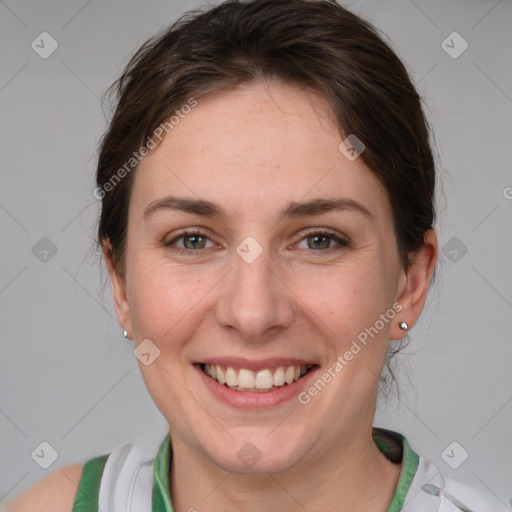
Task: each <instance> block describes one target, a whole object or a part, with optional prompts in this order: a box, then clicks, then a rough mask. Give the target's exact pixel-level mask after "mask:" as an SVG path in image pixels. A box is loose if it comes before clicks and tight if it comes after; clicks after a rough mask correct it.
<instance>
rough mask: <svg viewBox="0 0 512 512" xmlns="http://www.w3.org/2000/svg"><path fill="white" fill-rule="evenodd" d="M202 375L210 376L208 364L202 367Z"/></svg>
mask: <svg viewBox="0 0 512 512" xmlns="http://www.w3.org/2000/svg"><path fill="white" fill-rule="evenodd" d="M204 373H206V375H209V376H210V377H211V375H210V365H209V364H205V365H204Z"/></svg>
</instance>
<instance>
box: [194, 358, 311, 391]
mask: <svg viewBox="0 0 512 512" xmlns="http://www.w3.org/2000/svg"><path fill="white" fill-rule="evenodd" d="M200 366H201V370H202V371H203V372H204V373H205V374H206V375H207V376H208V377H210V378H211V379H213V380H214V381H215V382H218V383H219V384H222V385H224V386H226V387H228V388H230V389H232V390H235V391H244V392H249V393H268V392H270V391H275V390H276V389H280V388H282V387H283V386H289V385H290V384H293V383H294V382H297V381H298V380H300V379H302V378H303V377H304V376H305V375H307V374H308V373H309V372H310V371H311V370H312V369H313V368H314V367H315V366H316V365H314V364H306V365H300V366H278V367H277V368H263V369H261V370H258V371H253V370H247V369H246V368H233V367H231V366H224V365H218V364H201V365H200Z"/></svg>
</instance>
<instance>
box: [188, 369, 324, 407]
mask: <svg viewBox="0 0 512 512" xmlns="http://www.w3.org/2000/svg"><path fill="white" fill-rule="evenodd" d="M194 368H195V369H196V370H197V372H198V373H199V376H200V378H201V379H202V381H203V382H204V384H205V386H206V387H207V388H208V390H209V391H210V392H211V394H212V395H213V396H214V397H215V398H217V399H218V400H220V401H221V402H224V403H227V404H229V405H231V406H233V407H237V408H239V409H262V408H268V407H274V406H276V405H280V404H282V403H284V402H286V401H288V400H291V399H292V398H294V397H296V396H297V395H298V394H299V393H300V392H301V390H302V389H304V388H305V387H306V385H307V383H308V381H309V379H310V378H311V376H312V375H313V374H315V373H316V371H317V370H318V367H316V368H313V369H312V370H310V371H309V372H308V373H307V374H306V375H304V377H302V378H301V379H299V380H297V381H295V382H293V383H292V384H285V385H284V386H281V387H280V388H278V389H276V390H274V391H265V392H261V393H258V392H254V393H251V392H246V391H235V390H234V389H231V388H228V387H227V386H225V385H224V384H219V383H218V382H217V381H216V380H213V379H212V378H211V377H208V375H206V374H205V373H204V372H203V370H202V369H201V365H199V364H195V365H194Z"/></svg>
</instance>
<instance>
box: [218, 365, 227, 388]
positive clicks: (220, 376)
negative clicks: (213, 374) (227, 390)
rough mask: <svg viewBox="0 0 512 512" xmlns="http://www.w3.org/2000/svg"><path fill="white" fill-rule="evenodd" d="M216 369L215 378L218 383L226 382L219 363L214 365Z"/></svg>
mask: <svg viewBox="0 0 512 512" xmlns="http://www.w3.org/2000/svg"><path fill="white" fill-rule="evenodd" d="M216 369H217V380H218V381H219V384H224V383H225V382H226V377H225V375H224V372H223V371H222V368H221V367H220V366H219V365H216Z"/></svg>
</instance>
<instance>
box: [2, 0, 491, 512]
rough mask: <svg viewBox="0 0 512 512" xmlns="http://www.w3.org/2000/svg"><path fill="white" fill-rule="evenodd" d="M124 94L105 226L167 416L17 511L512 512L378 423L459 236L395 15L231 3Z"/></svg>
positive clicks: (110, 139) (108, 151) (321, 5)
mask: <svg viewBox="0 0 512 512" xmlns="http://www.w3.org/2000/svg"><path fill="white" fill-rule="evenodd" d="M117 92H118V103H117V107H116V110H115V113H114V116H113V119H112V121H111V124H110V127H109V129H108V131H107V133H106V134H105V137H104V139H103V141H102V145H101V150H100V156H99V162H98V170H97V189H96V190H95V196H96V197H97V198H98V199H100V200H101V202H102V210H101V218H100V223H99V230H98V242H99V244H100V246H101V248H102V250H103V254H104V257H105V261H106V264H107V266H108V269H109V274H110V278H111V283H112V288H113V294H114V300H115V308H116V314H117V318H118V320H119V323H120V325H121V327H122V329H123V330H124V335H125V337H127V338H129V339H132V340H133V341H134V344H135V353H136V355H137V357H138V359H139V361H140V368H141V372H142V375H143V378H144V381H145V383H146V386H147V388H148V390H149V392H150V394H151V396H152V398H153V400H154V402H155V404H156V405H157V406H158V408H159V409H160V411H161V412H162V414H163V415H164V417H165V418H166V420H167V421H168V423H169V435H168V436H167V437H166V438H165V439H164V440H163V442H162V444H161V446H160V448H159V450H158V453H157V454H154V453H153V454H147V453H144V452H142V451H141V450H140V449H139V448H138V447H136V446H128V447H123V448H119V449H118V450H116V451H114V452H113V453H111V454H107V455H104V456H102V457H97V458H95V459H92V460H90V461H88V462H87V463H86V464H85V465H83V466H82V465H76V466H70V467H68V468H64V469H63V470H62V471H60V472H57V473H55V474H53V475H52V476H51V477H49V478H47V479H45V480H44V481H42V482H41V483H39V484H38V485H37V486H35V487H34V488H33V489H31V490H29V491H28V492H27V493H26V494H25V495H23V496H22V497H20V498H19V499H18V500H16V501H15V502H14V503H13V504H12V505H11V508H10V509H9V510H12V511H13V512H17V511H25V510H34V509H35V507H36V506H37V509H38V510H43V511H44V510H50V509H51V510H52V511H56V510H57V511H73V512H84V511H88V512H89V511H94V510H102V511H107V510H108V511H109V512H116V511H127V510H130V511H134V512H135V511H146V512H147V511H149V510H153V511H166V512H169V511H171V510H174V511H175V512H185V511H195V510H197V511H200V512H203V511H219V510H234V509H236V510H244V511H253V510H254V511H255V510H258V511H259V510H262V509H269V510H283V511H284V510H286V511H296V510H297V511H299V510H307V511H318V510H327V509H330V510H338V511H353V510H358V511H374V512H385V511H387V512H395V511H405V512H412V511H434V510H439V511H453V510H475V511H490V510H493V511H495V510H498V508H497V507H496V505H494V504H493V505H491V504H490V503H491V501H490V500H489V498H487V497H486V496H483V495H482V494H481V493H479V492H477V491H476V490H474V489H470V488H468V487H466V486H463V485H461V484H459V483H457V482H454V481H452V480H449V479H446V478H444V477H443V476H442V475H441V474H440V473H439V471H438V470H437V469H436V468H435V467H434V466H433V465H432V464H430V463H429V462H427V461H426V460H424V459H423V458H422V457H420V456H419V455H417V454H416V453H415V452H414V451H413V449H412V448H411V447H410V445H409V444H408V442H407V440H406V438H405V437H404V436H403V435H401V434H399V433H396V432H391V431H387V430H383V429H379V428H374V427H373V425H372V423H373V418H374V414H375V408H376V401H377V395H378V390H379V380H380V376H381V374H382V372H383V369H384V367H385V366H386V363H388V362H389V359H390V355H392V352H393V348H392V344H391V341H392V340H401V339H402V338H403V337H404V336H405V335H406V333H407V331H408V329H410V328H411V327H412V326H414V325H415V323H416V322H417V321H418V318H419V316H420V314H421V312H422V309H423V306H424V303H425V298H426V295H427V291H428V289H429V284H430V282H431V279H432V276H433V274H434V269H435V264H436V260H437V251H438V242H437V238H436V234H435V231H434V229H433V227H434V221H435V212H434V206H433V197H434V189H435V169H434V161H433V157H432V150H431V147H430V144H429V131H428V126H427V123H426V121H425V118H424V115H423V112H422V107H421V100H420V98H419V97H418V94H417V92H416V90H415V89H414V86H413V85H412V83H411V81H410V79H409V77H408V75H407V72H406V70H405V68H404V66H403V65H402V63H401V62H400V60H399V59H398V57H397V56H396V55H395V54H394V53H393V51H392V50H391V49H390V48H389V47H388V46H387V45H386V44H385V43H384V42H383V41H382V39H381V38H380V37H379V36H378V35H377V33H376V31H375V30H374V29H373V28H372V27H371V26H370V25H369V24H367V23H366V22H364V21H363V20H361V19H360V18H358V17H357V16H355V15H354V14H352V13H350V12H349V11H347V10H345V9H343V8H342V7H340V6H338V5H337V4H335V3H332V2H329V1H308V0H277V1H276V0H271V1H268V0H256V1H251V2H246V3H238V2H226V3H223V4H221V5H219V6H217V7H214V8H211V9H209V10H207V11H205V12H204V13H190V14H188V15H187V16H185V17H184V18H183V19H181V20H180V21H179V22H177V23H176V24H175V25H173V26H172V27H171V28H170V29H169V30H167V31H166V32H164V33H163V34H161V35H159V36H158V37H156V38H154V39H152V40H150V41H148V42H147V43H146V44H145V45H143V47H142V48H141V49H140V50H139V51H138V53H137V54H136V55H135V56H134V57H133V58H132V60H131V61H130V63H129V64H128V66H127V68H126V70H125V72H124V73H123V75H122V77H121V78H120V79H119V81H118V82H117ZM69 480H71V481H75V482H78V481H79V487H78V490H77V489H76V488H72V487H70V486H69ZM55 496H57V497H58V498H55ZM55 500H57V501H55Z"/></svg>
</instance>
